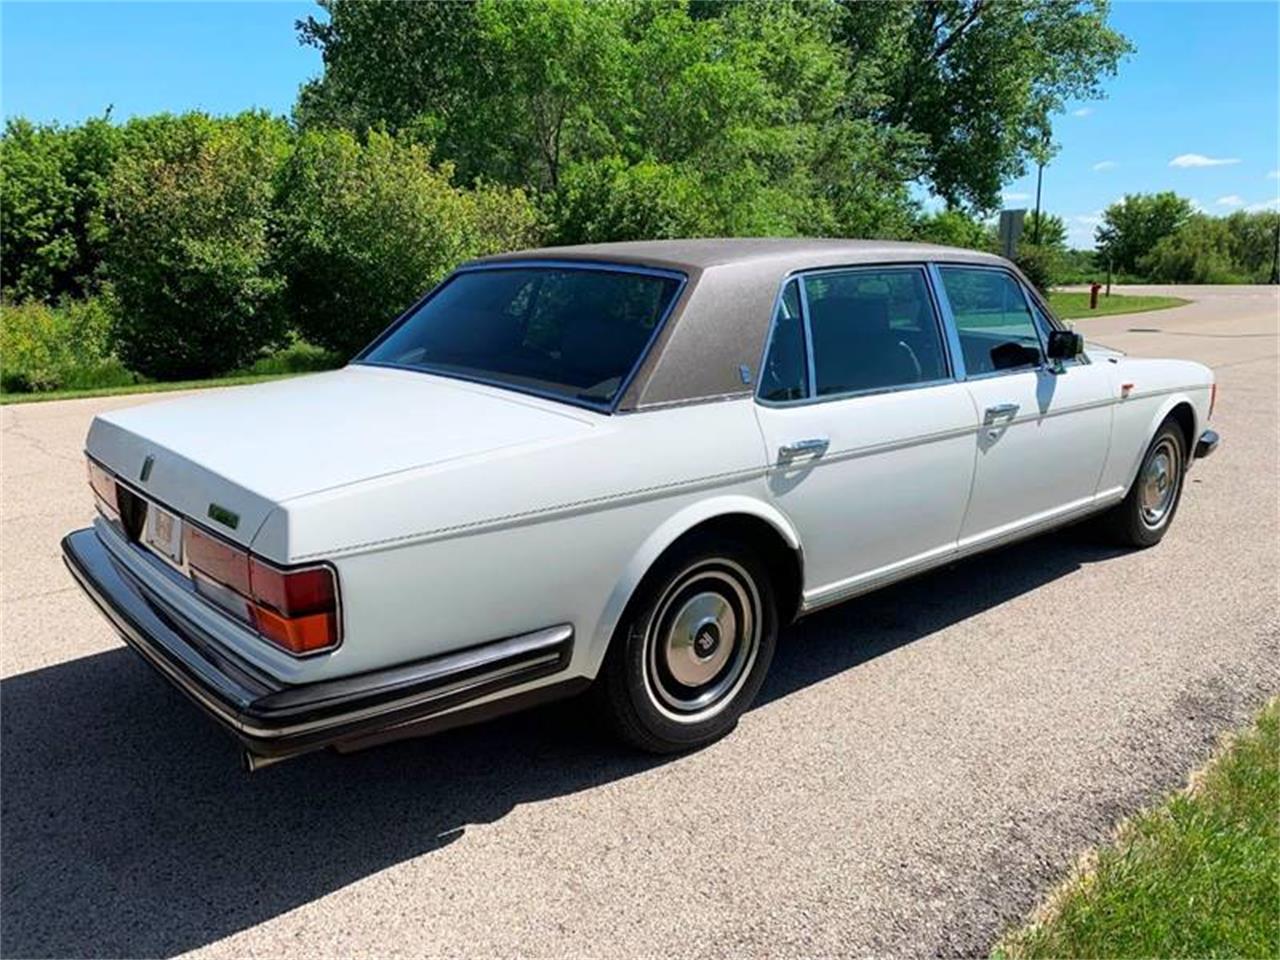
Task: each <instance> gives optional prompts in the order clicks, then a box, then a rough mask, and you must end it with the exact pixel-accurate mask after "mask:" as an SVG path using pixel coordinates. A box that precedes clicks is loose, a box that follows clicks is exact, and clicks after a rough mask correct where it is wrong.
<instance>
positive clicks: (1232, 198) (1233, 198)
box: [1214, 193, 1244, 207]
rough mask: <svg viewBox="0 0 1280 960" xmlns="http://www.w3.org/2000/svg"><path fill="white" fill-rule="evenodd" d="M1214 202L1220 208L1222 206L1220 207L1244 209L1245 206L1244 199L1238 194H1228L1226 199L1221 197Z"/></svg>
mask: <svg viewBox="0 0 1280 960" xmlns="http://www.w3.org/2000/svg"><path fill="white" fill-rule="evenodd" d="M1214 202H1215V203H1217V205H1218V206H1220V207H1242V206H1244V200H1242V199H1241V198H1240V195H1239V194H1237V193H1228V194H1227V195H1226V196H1225V197H1219V198H1218V199H1217V200H1216V201H1214Z"/></svg>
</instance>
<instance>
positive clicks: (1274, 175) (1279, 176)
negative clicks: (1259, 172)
mask: <svg viewBox="0 0 1280 960" xmlns="http://www.w3.org/2000/svg"><path fill="white" fill-rule="evenodd" d="M1267 179H1268V180H1280V170H1272V171H1271V172H1270V173H1268V174H1267Z"/></svg>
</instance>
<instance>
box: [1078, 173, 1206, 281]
mask: <svg viewBox="0 0 1280 960" xmlns="http://www.w3.org/2000/svg"><path fill="white" fill-rule="evenodd" d="M1192 212H1193V207H1192V206H1191V201H1190V200H1187V199H1186V198H1184V197H1180V196H1178V195H1177V194H1176V193H1173V192H1172V191H1165V192H1163V193H1133V194H1126V195H1125V197H1124V199H1123V200H1121V201H1119V202H1118V203H1113V204H1112V205H1111V206H1109V207H1107V209H1106V210H1105V211H1103V214H1102V223H1101V224H1100V225H1099V227H1098V229H1097V230H1096V231H1095V236H1096V238H1097V242H1098V256H1099V259H1100V260H1101V261H1102V262H1104V263H1105V262H1106V261H1107V259H1108V258H1109V259H1110V261H1111V264H1112V266H1113V267H1114V269H1115V270H1116V271H1118V272H1120V273H1136V272H1137V271H1138V270H1139V262H1140V261H1141V260H1142V259H1143V258H1144V257H1146V256H1147V255H1148V254H1149V253H1151V251H1152V250H1154V249H1155V246H1156V244H1157V243H1159V242H1160V241H1161V240H1163V239H1164V238H1165V237H1168V236H1170V235H1171V234H1173V233H1175V232H1176V231H1177V230H1178V228H1179V227H1181V226H1182V225H1183V224H1185V223H1186V222H1187V221H1188V220H1189V219H1190V217H1191V214H1192Z"/></svg>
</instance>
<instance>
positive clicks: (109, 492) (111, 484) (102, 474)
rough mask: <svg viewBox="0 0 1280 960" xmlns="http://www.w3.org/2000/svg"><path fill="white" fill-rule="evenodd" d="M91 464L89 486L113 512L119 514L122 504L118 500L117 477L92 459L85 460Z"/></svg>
mask: <svg viewBox="0 0 1280 960" xmlns="http://www.w3.org/2000/svg"><path fill="white" fill-rule="evenodd" d="M85 462H86V463H87V464H88V465H89V487H90V489H92V490H93V492H94V494H95V495H96V496H97V497H98V500H99V502H100V503H101V504H102V505H103V506H104V507H106V508H107V510H109V511H110V512H111V513H113V514H116V515H119V513H120V504H119V503H117V502H116V478H115V477H113V476H112V475H111V474H109V473H108V472H107V471H106V470H103V469H102V468H101V467H100V466H98V465H97V464H96V463H94V462H93V461H92V460H86V461H85Z"/></svg>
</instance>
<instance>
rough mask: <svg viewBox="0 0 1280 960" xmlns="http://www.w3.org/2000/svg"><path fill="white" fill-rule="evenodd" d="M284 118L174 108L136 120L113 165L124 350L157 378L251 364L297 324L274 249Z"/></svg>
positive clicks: (115, 272) (114, 250)
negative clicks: (287, 316)
mask: <svg viewBox="0 0 1280 960" xmlns="http://www.w3.org/2000/svg"><path fill="white" fill-rule="evenodd" d="M288 146H289V131H288V128H287V126H286V125H285V124H284V123H283V122H282V121H279V120H273V119H271V118H270V117H267V116H266V115H264V114H254V113H246V114H242V115H240V116H238V117H234V118H231V119H224V120H215V119H212V118H210V117H208V116H205V115H203V114H198V113H192V114H185V115H183V116H180V117H174V116H169V115H163V116H158V117H154V118H152V119H150V120H147V121H144V122H142V123H139V124H135V125H131V129H130V138H129V142H128V144H127V145H126V147H125V149H124V150H123V152H122V154H121V156H120V158H119V159H118V160H117V161H116V164H115V166H114V168H113V169H112V173H111V177H110V181H109V189H110V194H109V213H110V215H111V219H112V235H111V240H110V244H109V246H108V249H107V261H106V266H107V269H108V270H109V273H110V276H111V279H112V281H113V283H114V285H115V289H116V293H117V294H118V296H119V300H120V307H121V310H120V318H119V323H118V324H117V326H116V338H117V347H118V350H119V354H120V358H121V360H123V361H124V362H125V364H126V365H127V366H128V367H129V368H130V369H132V370H136V371H137V372H138V373H141V374H144V375H146V376H148V377H154V378H157V379H171V380H181V379H191V378H196V377H205V376H210V375H213V374H218V373H223V372H225V371H227V370H231V369H234V368H236V367H239V366H243V365H244V364H245V363H248V362H250V361H251V360H253V359H254V358H255V357H257V356H258V355H259V354H260V353H261V352H262V350H263V349H264V348H267V347H269V346H271V345H273V344H276V343H279V342H281V341H282V339H283V335H284V332H285V321H284V316H283V313H282V312H281V310H280V297H279V294H280V292H281V289H282V288H283V286H284V280H283V277H281V276H280V274H279V273H278V272H277V271H276V270H274V269H273V267H272V265H271V263H270V259H269V256H268V253H269V250H268V242H269V227H270V223H271V214H272V200H273V196H272V186H273V182H274V178H275V175H276V172H277V170H278V168H279V167H280V165H281V163H282V162H283V161H284V159H285V157H286V156H287V151H288Z"/></svg>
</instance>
